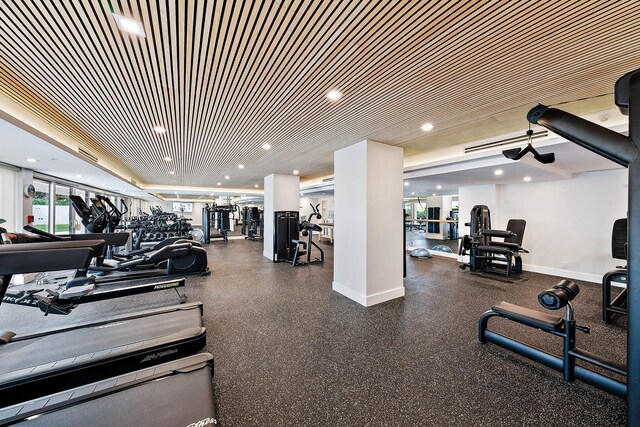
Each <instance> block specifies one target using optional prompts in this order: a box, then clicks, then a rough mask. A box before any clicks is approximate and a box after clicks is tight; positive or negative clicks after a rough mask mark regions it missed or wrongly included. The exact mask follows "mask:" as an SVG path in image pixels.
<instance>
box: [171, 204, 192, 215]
mask: <svg viewBox="0 0 640 427" xmlns="http://www.w3.org/2000/svg"><path fill="white" fill-rule="evenodd" d="M173 211H174V212H184V213H192V212H193V203H181V202H173Z"/></svg>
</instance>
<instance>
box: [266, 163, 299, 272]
mask: <svg viewBox="0 0 640 427" xmlns="http://www.w3.org/2000/svg"><path fill="white" fill-rule="evenodd" d="M299 210H300V177H299V176H297V175H276V174H272V175H269V176H265V177H264V231H263V235H264V239H263V243H264V246H263V249H262V255H264V257H265V258H269V259H273V231H274V214H273V213H274V212H276V211H296V212H297V211H299Z"/></svg>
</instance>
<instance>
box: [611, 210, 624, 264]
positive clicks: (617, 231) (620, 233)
mask: <svg viewBox="0 0 640 427" xmlns="http://www.w3.org/2000/svg"><path fill="white" fill-rule="evenodd" d="M611 256H612V257H613V258H615V259H627V218H620V219H618V220H616V221H615V222H614V223H613V231H612V232H611Z"/></svg>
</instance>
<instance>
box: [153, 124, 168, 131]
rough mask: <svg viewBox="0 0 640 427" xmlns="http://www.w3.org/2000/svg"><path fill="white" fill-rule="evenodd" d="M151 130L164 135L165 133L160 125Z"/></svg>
mask: <svg viewBox="0 0 640 427" xmlns="http://www.w3.org/2000/svg"><path fill="white" fill-rule="evenodd" d="M153 130H154V131H156V133H165V132H166V131H167V130H166V129H165V128H164V126H162V125H157V126H154V127H153Z"/></svg>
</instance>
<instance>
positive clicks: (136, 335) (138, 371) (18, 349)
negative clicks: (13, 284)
mask: <svg viewBox="0 0 640 427" xmlns="http://www.w3.org/2000/svg"><path fill="white" fill-rule="evenodd" d="M103 245H104V241H102V240H97V241H95V240H94V241H92V240H85V241H62V242H49V243H25V244H20V245H11V244H3V245H0V276H1V277H2V280H0V297H3V296H4V294H5V292H6V290H7V287H8V283H9V282H10V280H11V277H12V275H13V274H18V273H29V272H41V271H54V270H60V269H73V268H79V267H81V266H83V265H85V264H86V263H87V262H88V261H89V259H90V258H91V257H93V256H94V253H95V251H98V250H101V249H102V248H103ZM205 340H206V330H205V328H204V327H203V325H202V303H199V302H196V303H190V304H182V305H178V306H171V307H165V308H161V309H153V310H147V311H144V312H140V313H135V314H130V315H126V316H120V317H117V318H114V319H110V320H106V321H101V322H95V323H91V324H86V325H80V326H71V327H66V328H61V329H54V330H49V331H46V332H41V333H36V334H30V335H24V336H17V335H16V334H14V333H12V332H3V333H0V405H1V406H2V408H0V424H5V423H15V422H20V423H22V422H25V423H29V425H32V423H34V422H36V423H42V424H41V425H45V423H46V424H49V425H51V424H53V425H63V424H64V425H87V424H89V425H114V426H115V425H127V424H130V423H131V422H129V421H126V420H125V417H127V416H129V415H131V414H130V413H129V412H131V413H133V412H135V413H136V416H138V415H139V418H140V421H139V422H136V424H137V425H163V424H165V425H166V423H165V422H160V423H156V424H154V423H153V421H152V420H153V419H154V418H153V417H152V416H150V415H153V416H155V417H166V418H163V419H166V420H172V419H173V417H174V416H176V417H177V416H178V415H177V414H176V413H181V414H183V415H184V416H183V418H184V419H185V420H186V419H189V420H190V421H189V423H191V422H201V421H202V420H205V419H207V420H213V422H212V423H215V408H214V406H213V400H212V391H211V390H210V389H211V378H212V375H213V361H212V357H211V356H210V355H207V354H203V355H196V356H195V358H193V357H187V356H192V355H193V354H194V353H196V352H198V351H199V350H201V349H202V348H203V347H204V345H205ZM176 382H178V383H179V384H180V385H179V386H178V385H175V387H176V389H180V388H181V387H182V388H187V389H188V390H191V391H189V392H185V396H189V399H188V400H189V402H188V403H187V402H181V404H180V405H175V404H173V405H170V404H169V403H167V402H166V401H165V403H162V404H161V406H159V407H158V408H157V410H155V411H154V412H157V413H155V414H149V413H147V411H148V409H149V408H153V407H154V405H156V404H158V403H160V402H163V399H165V400H166V398H167V396H164V395H166V394H168V395H169V396H175V395H174V394H173V390H174V389H173V387H174V385H170V384H174V383H176ZM192 382H193V388H192V384H191V383H192ZM205 384H207V385H208V387H204V385H205ZM169 386H170V387H172V388H171V389H170V390H172V392H171V393H167V390H168V389H167V388H166V387H169ZM201 389H206V390H204V391H203V392H202V393H198V394H196V393H195V391H196V390H201ZM120 393H122V394H120ZM174 398H175V397H174ZM174 403H175V402H174ZM169 405H170V406H169ZM168 407H170V408H171V414H169V413H165V412H164V411H163V409H164V410H166V408H168ZM193 408H198V411H194V410H193ZM96 411H97V412H96ZM183 411H184V413H183ZM187 412H188V413H187ZM63 413H66V414H68V415H66V416H65V417H72V418H73V419H71V420H70V419H68V418H65V422H64V423H61V422H57V421H56V420H58V418H56V417H58V416H60V414H63ZM163 414H164V415H163ZM36 415H37V416H36ZM196 418H197V419H196ZM88 419H90V421H88ZM176 419H177V418H176ZM47 420H51V421H47ZM202 422H206V421H202ZM189 423H185V424H184V425H188V424H189ZM171 424H172V423H171ZM38 425H40V424H38ZM177 425H179V424H177ZM201 425H206V424H201Z"/></svg>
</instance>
